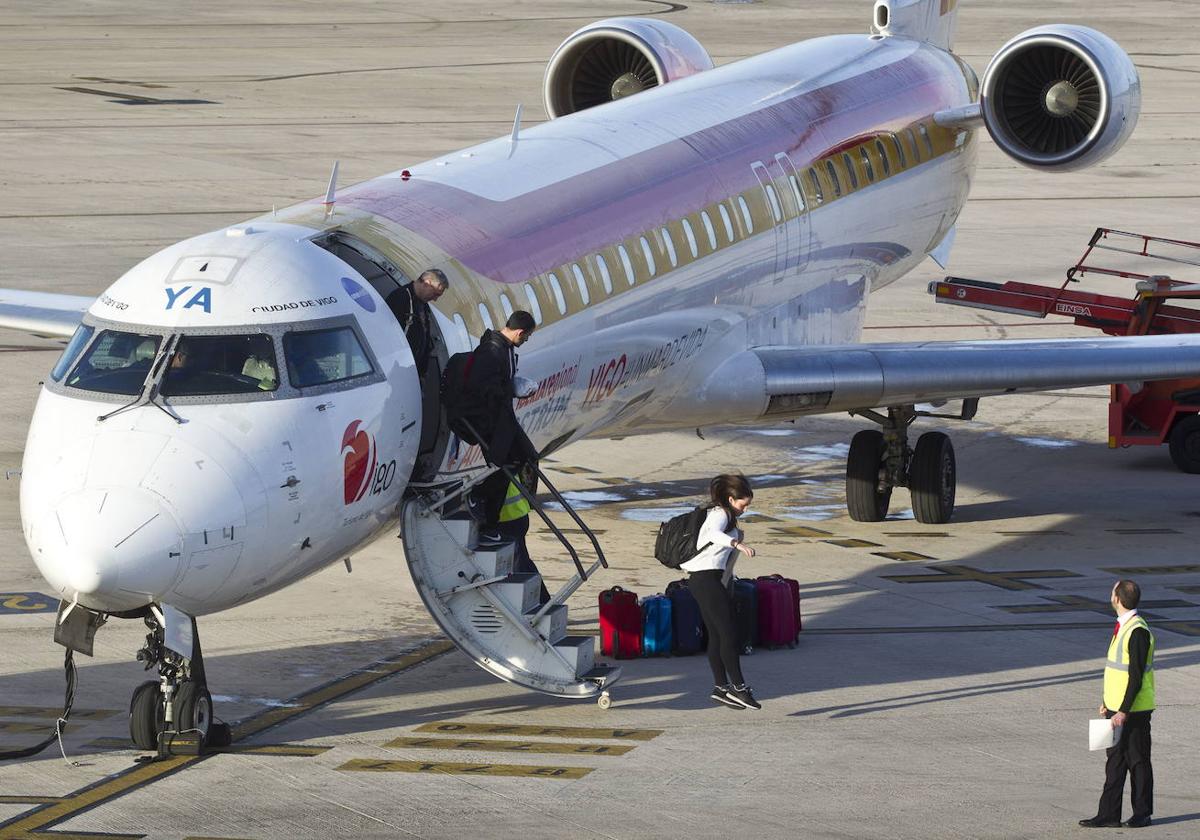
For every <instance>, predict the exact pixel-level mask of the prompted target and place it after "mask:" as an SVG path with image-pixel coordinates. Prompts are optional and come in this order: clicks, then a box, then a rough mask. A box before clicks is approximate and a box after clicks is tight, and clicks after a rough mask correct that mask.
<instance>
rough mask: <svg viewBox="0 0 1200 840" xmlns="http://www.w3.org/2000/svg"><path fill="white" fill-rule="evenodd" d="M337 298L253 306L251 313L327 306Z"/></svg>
mask: <svg viewBox="0 0 1200 840" xmlns="http://www.w3.org/2000/svg"><path fill="white" fill-rule="evenodd" d="M337 300H338V299H337V298H336V297H334V296H333V295H330V296H329V297H322V298H309V299H308V300H292V301H288V302H287V303H268V304H266V305H264V306H255V307H253V308H252V309H251V310H250V311H251V312H286V311H287V310H289V309H308V308H309V307H312V306H329V305H330V304H331V303H337Z"/></svg>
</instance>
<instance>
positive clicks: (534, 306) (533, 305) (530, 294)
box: [525, 283, 542, 324]
mask: <svg viewBox="0 0 1200 840" xmlns="http://www.w3.org/2000/svg"><path fill="white" fill-rule="evenodd" d="M525 299H526V300H528V301H529V313H530V314H531V315H533V322H534V323H535V324H540V323H542V304H541V303H540V302H539V301H538V296H537V292H536V291H535V290H534V288H533V286H531V285H529V284H528V283H526V284H525Z"/></svg>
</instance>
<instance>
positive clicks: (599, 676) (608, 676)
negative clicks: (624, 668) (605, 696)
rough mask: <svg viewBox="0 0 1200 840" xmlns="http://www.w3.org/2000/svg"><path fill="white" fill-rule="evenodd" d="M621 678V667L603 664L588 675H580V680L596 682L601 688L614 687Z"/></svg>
mask: <svg viewBox="0 0 1200 840" xmlns="http://www.w3.org/2000/svg"><path fill="white" fill-rule="evenodd" d="M620 678H621V666H620V665H609V664H607V663H601V664H599V665H596V666H595V667H594V668H592V670H590V671H588V672H587V673H586V674H580V675H579V679H581V680H587V681H588V682H594V683H597V684H599V685H600V686H606V685H612V684H613V683H615V682H616V681H617V680H619V679H620Z"/></svg>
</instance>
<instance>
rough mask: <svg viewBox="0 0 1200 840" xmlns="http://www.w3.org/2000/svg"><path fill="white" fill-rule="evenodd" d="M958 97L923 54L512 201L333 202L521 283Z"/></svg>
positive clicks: (408, 196)
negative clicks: (757, 169) (758, 173)
mask: <svg viewBox="0 0 1200 840" xmlns="http://www.w3.org/2000/svg"><path fill="white" fill-rule="evenodd" d="M709 72H716V71H709ZM664 93H666V90H664ZM965 96H966V94H965V82H964V80H963V78H962V76H961V75H958V76H957V77H955V76H950V75H948V74H947V73H946V62H944V61H941V60H939V59H937V58H935V57H934V55H932V54H931V53H930V52H928V51H925V50H920V49H919V50H917V51H915V52H914V53H912V54H911V55H909V56H908V57H906V58H905V59H903V60H900V61H897V62H895V63H892V64H888V65H886V66H884V67H880V68H877V69H873V70H870V71H868V72H866V73H863V74H861V75H859V76H855V77H852V78H849V79H845V80H842V81H839V82H835V83H832V84H830V85H827V86H825V87H821V88H817V89H815V90H810V91H806V92H802V93H799V94H797V95H795V96H794V97H791V98H788V99H785V100H782V101H779V102H777V103H775V104H772V105H769V106H766V107H764V108H762V109H760V110H758V111H754V112H752V113H750V114H747V115H744V116H739V117H737V118H734V119H731V120H729V121H727V122H724V123H721V124H718V125H715V126H713V127H711V128H706V129H704V130H702V131H699V132H696V133H694V134H690V135H686V136H684V137H680V138H678V139H676V140H672V141H670V142H667V143H664V144H662V145H660V146H657V147H655V148H652V149H648V150H645V151H641V152H637V153H634V154H631V155H629V156H627V157H624V158H622V159H621V160H619V161H614V162H613V163H610V164H606V165H603V166H599V167H596V168H594V169H591V170H588V171H586V172H582V173H580V174H578V175H574V176H571V177H568V178H565V179H563V180H561V181H557V182H555V183H552V184H549V185H547V186H545V187H541V188H539V189H535V190H532V191H530V192H527V193H524V194H521V195H518V196H515V197H513V198H511V199H507V200H503V201H494V200H491V199H487V198H484V197H482V196H479V195H476V194H473V193H470V192H467V191H465V190H461V189H459V188H456V187H451V186H448V185H445V184H441V183H438V182H436V181H431V180H425V179H419V178H414V179H413V180H411V181H407V182H405V181H401V180H399V179H396V178H383V179H376V180H374V181H368V182H366V183H364V184H361V185H359V186H357V187H354V188H352V189H350V190H347V191H346V192H345V193H343V194H342V195H340V196H339V204H341V205H342V206H353V207H356V208H359V209H361V210H364V211H366V212H368V213H371V214H372V215H377V216H381V217H383V218H386V219H389V220H390V221H392V222H395V223H396V224H399V225H401V226H402V227H405V228H407V229H409V230H411V231H413V232H414V233H417V234H419V235H421V236H423V237H425V238H426V239H428V240H430V241H431V242H433V243H434V244H435V245H437V246H438V247H439V248H441V249H442V250H443V251H445V252H446V253H447V254H449V255H451V256H453V257H454V258H456V259H458V260H459V261H460V262H462V263H463V264H464V265H466V266H468V267H469V268H471V269H472V270H474V271H476V272H478V273H479V274H481V275H483V276H484V277H488V278H490V279H492V280H496V281H499V282H503V283H517V282H520V281H523V280H526V279H528V278H529V277H531V276H533V275H536V274H541V273H543V272H546V271H549V270H551V269H554V268H556V267H558V266H560V265H563V264H564V263H567V262H570V261H572V260H575V259H578V258H579V257H581V256H584V255H586V254H590V253H595V252H597V251H599V250H601V249H602V248H605V247H608V246H611V245H613V244H615V243H617V242H621V241H623V240H625V239H627V238H629V237H630V236H633V235H636V234H639V233H642V232H644V231H646V230H650V229H652V228H654V227H657V226H659V225H661V224H663V223H665V222H667V221H671V220H674V219H678V218H680V217H682V216H684V215H686V214H688V213H693V212H696V211H698V210H700V209H701V208H703V207H705V206H707V205H710V204H713V203H715V202H717V201H720V200H722V199H725V198H728V197H730V196H731V195H734V194H736V193H738V192H740V191H742V190H745V189H748V188H750V187H752V186H754V184H755V183H757V182H756V181H755V180H754V176H753V173H752V172H751V169H750V164H751V163H753V162H754V161H759V160H761V161H765V162H767V163H772V162H773V161H774V156H775V154H777V153H778V152H781V151H784V152H786V153H787V154H788V155H789V157H790V158H791V159H792V162H793V163H794V164H795V166H796V167H797V169H798V170H799V171H801V172H803V171H804V170H805V169H806V168H807V167H808V166H809V165H810V163H811V162H812V161H814V160H817V159H819V158H820V157H822V156H823V155H826V154H828V153H829V152H830V151H831V150H834V149H838V148H842V147H845V146H847V144H849V145H853V143H854V142H857V141H860V140H861V139H865V138H867V137H869V136H871V135H873V134H876V133H878V132H880V131H887V130H889V129H895V128H899V127H903V126H905V125H908V124H910V123H912V122H915V121H917V120H920V119H927V118H928V117H929V115H930V114H932V113H933V112H935V111H937V110H939V109H940V108H944V107H948V106H951V105H959V104H963V102H964V101H965ZM647 119H648V120H649V121H653V118H652V116H648V118H647ZM584 126H585V124H583V123H581V127H584ZM491 165H494V166H502V165H506V163H494V164H491ZM509 165H512V166H513V170H514V171H513V179H514V182H517V183H519V179H520V177H521V170H522V167H524V166H525V165H527V164H525V163H524V162H523V161H521V160H520V154H519V153H518V155H517V158H516V159H515V160H514V162H513V163H512V164H509Z"/></svg>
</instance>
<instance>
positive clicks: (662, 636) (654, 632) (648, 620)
mask: <svg viewBox="0 0 1200 840" xmlns="http://www.w3.org/2000/svg"><path fill="white" fill-rule="evenodd" d="M672 635H673V634H672V633H671V599H670V598H668V597H667V596H666V595H650V596H648V597H646V598H643V599H642V656H665V655H667V654H669V653H670V652H671V637H672Z"/></svg>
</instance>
